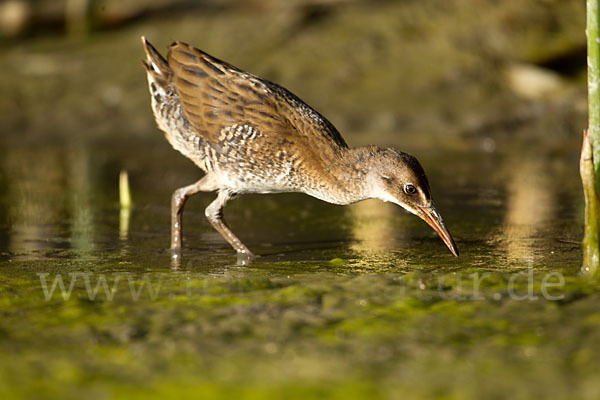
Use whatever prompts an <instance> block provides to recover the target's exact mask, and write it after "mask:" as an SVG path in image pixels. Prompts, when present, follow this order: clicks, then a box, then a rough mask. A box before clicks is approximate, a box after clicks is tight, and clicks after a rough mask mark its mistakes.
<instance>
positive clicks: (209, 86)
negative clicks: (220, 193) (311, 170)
mask: <svg viewBox="0 0 600 400" xmlns="http://www.w3.org/2000/svg"><path fill="white" fill-rule="evenodd" d="M167 58H168V62H169V66H170V67H171V68H172V70H173V72H174V83H175V88H176V90H177V93H178V94H179V96H180V100H181V103H182V106H183V111H184V113H185V116H186V117H187V119H188V120H189V122H190V124H191V125H192V126H193V127H194V128H195V130H196V131H197V133H198V134H199V135H200V136H202V137H203V138H204V139H207V140H209V141H211V142H213V143H214V142H217V140H218V138H219V136H220V131H221V129H222V128H224V127H227V126H231V125H233V124H238V125H249V126H252V127H254V128H255V129H258V130H259V131H261V133H262V134H263V135H265V136H267V137H269V136H271V137H272V136H273V135H289V136H292V137H293V138H294V139H295V141H307V142H308V143H309V144H310V143H314V145H317V146H318V145H324V146H325V147H326V148H329V149H330V150H332V151H335V150H336V149H338V148H339V147H347V145H346V143H345V142H344V139H343V138H342V137H341V135H340V134H339V132H338V131H337V130H336V129H335V127H333V125H332V124H331V123H330V122H329V121H327V120H326V119H325V118H324V117H323V116H321V115H320V114H319V113H317V112H316V111H315V110H313V109H312V108H311V107H309V106H308V105H306V104H305V103H304V102H303V101H302V100H300V99H299V98H298V97H296V96H295V95H293V94H292V93H290V92H289V91H287V90H286V89H284V88H282V87H280V86H278V85H276V84H274V83H272V82H269V81H266V80H262V79H260V78H258V77H256V76H254V75H251V74H249V73H246V72H243V71H241V70H239V69H238V68H236V67H234V66H232V65H230V64H227V63H226V62H223V61H221V60H218V59H216V58H214V57H212V56H210V55H208V54H206V53H204V52H202V51H201V50H199V49H196V48H194V47H192V46H189V45H187V44H185V43H181V42H176V43H174V44H173V45H172V46H171V48H170V50H169V54H168V56H167ZM292 137H290V139H292ZM302 139H304V140H302Z"/></svg>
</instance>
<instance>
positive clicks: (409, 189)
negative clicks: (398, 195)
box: [404, 183, 417, 194]
mask: <svg viewBox="0 0 600 400" xmlns="http://www.w3.org/2000/svg"><path fill="white" fill-rule="evenodd" d="M404 193H406V194H415V193H417V188H416V187H415V185H411V184H410V183H409V184H407V185H404Z"/></svg>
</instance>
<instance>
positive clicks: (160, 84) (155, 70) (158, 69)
mask: <svg viewBox="0 0 600 400" xmlns="http://www.w3.org/2000/svg"><path fill="white" fill-rule="evenodd" d="M142 44H143V45H144V51H145V52H146V59H145V60H142V63H143V64H144V67H145V68H146V72H147V73H148V82H149V84H150V86H152V83H154V84H155V85H156V86H157V89H162V90H163V91H166V90H167V88H168V86H169V84H170V82H171V79H172V76H173V70H171V67H169V63H168V62H167V60H165V59H164V57H163V56H161V55H160V53H159V52H158V50H156V49H155V48H154V46H152V44H151V43H150V42H149V41H147V40H146V38H145V37H143V36H142ZM151 90H152V88H151Z"/></svg>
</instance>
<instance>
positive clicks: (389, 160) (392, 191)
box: [367, 149, 458, 257]
mask: <svg viewBox="0 0 600 400" xmlns="http://www.w3.org/2000/svg"><path fill="white" fill-rule="evenodd" d="M375 158H376V159H377V161H376V162H373V163H372V164H371V168H370V170H369V174H368V178H367V179H368V182H369V186H370V191H371V197H373V198H377V199H380V200H383V201H389V202H392V203H394V204H397V205H399V206H401V207H403V208H404V209H405V210H407V211H408V212H410V213H412V214H414V215H416V216H418V217H420V218H421V219H423V220H424V221H425V222H427V224H428V225H429V226H431V227H432V228H433V230H434V231H436V232H437V234H438V235H439V236H440V237H441V238H442V240H443V241H444V243H445V244H446V246H448V248H449V249H450V251H451V252H452V254H454V255H455V256H457V257H458V249H457V247H456V244H455V243H454V240H453V239H452V236H451V235H450V232H448V229H447V228H446V225H444V221H443V220H442V216H441V215H440V214H439V213H438V212H437V210H436V209H435V207H434V205H433V202H432V200H431V191H430V190H429V182H428V181H427V176H426V175H425V171H424V170H423V167H421V164H420V163H419V161H418V160H417V159H416V158H415V157H413V156H411V155H410V154H406V153H402V152H399V151H396V150H394V149H379V151H377V152H376V154H375Z"/></svg>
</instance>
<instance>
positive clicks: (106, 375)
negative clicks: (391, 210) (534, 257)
mask: <svg viewBox="0 0 600 400" xmlns="http://www.w3.org/2000/svg"><path fill="white" fill-rule="evenodd" d="M56 263H57V264H58V265H55V266H50V265H47V270H48V271H53V272H51V273H48V275H45V277H46V278H47V279H48V282H50V279H52V278H55V277H56V276H57V274H58V273H60V272H58V271H61V270H62V271H63V273H64V272H65V270H66V271H69V268H68V267H67V268H61V267H64V266H61V265H60V261H57V262H56ZM11 264H12V263H11ZM17 264H18V263H17ZM47 264H52V262H49V263H47ZM273 264H274V265H273V268H270V267H269V264H268V263H265V264H261V265H259V266H255V267H251V268H248V269H246V270H244V269H238V268H235V267H230V268H225V269H223V270H221V271H213V272H211V273H207V272H203V271H195V270H194V268H193V267H192V268H190V270H187V271H180V272H171V271H162V272H161V271H150V272H148V270H147V271H144V270H140V271H138V272H136V273H126V274H124V273H123V272H111V271H115V270H118V268H117V269H115V266H114V265H113V266H109V265H106V266H104V267H101V268H98V269H97V270H96V271H88V273H89V275H88V278H89V279H90V281H91V282H97V281H98V278H99V277H100V276H104V278H105V279H106V281H107V283H108V286H109V287H110V288H113V289H114V290H112V291H111V290H109V291H108V292H105V291H104V289H101V290H100V291H99V292H98V293H97V295H96V297H95V298H94V300H90V298H89V288H86V286H85V283H84V281H83V280H81V282H78V283H75V284H74V285H73V291H72V293H71V294H70V296H68V300H65V299H64V298H63V296H62V295H61V294H60V289H59V288H57V290H58V292H55V293H54V295H53V296H51V297H50V298H49V299H48V300H46V298H45V295H44V291H43V288H42V287H41V283H40V282H41V278H40V273H39V272H35V273H34V272H33V271H31V272H30V273H28V274H23V273H22V272H21V271H20V270H21V268H20V267H22V266H20V265H15V266H13V265H10V264H9V265H6V264H4V265H3V266H2V268H1V269H0V275H1V277H2V281H3V283H4V285H3V293H5V292H9V293H11V295H10V296H3V298H4V299H7V298H8V299H10V300H9V301H6V300H5V301H4V302H3V303H2V305H3V307H2V315H3V318H2V320H1V321H0V349H1V350H2V353H3V354H4V355H5V357H2V360H1V361H0V393H3V394H5V395H6V396H5V398H24V397H30V396H34V397H46V398H55V397H62V398H65V397H66V398H71V397H76V396H78V395H81V393H84V392H85V393H87V397H89V398H94V399H95V398H98V399H102V398H106V397H107V396H109V397H111V398H138V397H139V398H142V397H143V398H158V397H172V398H178V397H181V396H184V395H188V394H189V395H192V394H193V395H192V397H195V398H201V397H203V396H209V395H210V396H213V397H214V398H226V397H227V396H231V395H236V396H237V397H239V398H256V397H260V396H266V395H275V396H283V397H286V398H300V397H302V398H320V397H322V396H327V397H330V398H337V397H340V398H342V397H343V398H364V396H367V397H370V398H426V397H430V396H436V395H442V394H443V395H444V396H445V397H447V398H464V397H465V396H467V397H488V396H491V395H494V396H499V397H504V396H508V395H511V394H512V395H514V392H513V390H514V388H512V387H511V384H509V382H512V383H513V384H514V382H525V381H528V382H535V384H534V385H530V386H521V387H520V389H519V394H520V395H522V397H523V398H525V397H526V396H533V395H538V396H542V397H547V396H551V397H553V398H572V397H577V398H590V399H591V398H594V396H596V395H597V394H598V390H599V389H598V387H597V385H596V384H595V383H594V382H596V374H595V368H594V365H597V362H598V360H599V357H600V354H599V352H598V347H597V346H596V343H597V340H598V335H599V334H600V333H599V331H598V326H599V321H600V314H599V313H598V311H597V306H596V305H597V302H598V301H599V300H600V298H599V295H598V288H597V285H596V284H595V283H594V282H590V281H588V280H585V279H583V278H578V277H575V276H566V277H564V284H560V285H559V283H560V282H559V280H557V279H554V280H549V281H548V282H550V283H551V284H552V285H553V286H552V287H551V288H549V290H550V291H551V293H549V294H550V297H548V296H547V295H548V293H546V294H544V291H543V289H542V288H543V280H544V278H545V277H546V276H547V275H548V273H547V272H544V271H532V272H531V273H529V271H527V270H525V271H520V272H521V274H520V275H519V276H518V277H517V278H516V279H514V280H515V282H517V283H518V284H517V287H515V288H514V291H513V292H512V293H511V292H510V290H511V288H510V287H509V286H508V283H509V282H510V279H511V278H512V277H513V276H514V275H513V274H511V273H508V272H490V271H487V270H477V269H472V270H469V271H467V272H466V273H461V272H458V273H447V274H444V273H427V272H420V271H418V270H415V271H413V272H411V273H408V274H402V273H389V272H383V273H378V272H371V273H361V274H356V273H352V271H351V267H350V270H349V271H348V273H344V272H342V271H340V270H338V269H337V268H334V269H332V270H328V268H330V267H328V266H327V264H328V263H327V262H325V261H324V262H317V263H315V264H322V266H321V268H322V269H321V270H320V272H319V273H314V272H301V273H297V274H292V275H290V274H289V273H288V270H287V267H285V266H284V267H283V268H281V267H280V266H277V265H276V264H277V263H273ZM350 265H351V263H350ZM71 267H73V266H72V265H71ZM74 270H76V269H74ZM103 271H104V272H103ZM79 273H80V274H83V272H81V271H79ZM484 274H485V277H484V278H483V279H482V276H483V275H484ZM71 276H75V275H73V274H72V275H71ZM78 276H82V275H78ZM119 276H121V279H123V283H122V284H117V285H116V286H115V285H114V282H115V279H116V277H119ZM125 276H127V277H129V279H127V278H124V277H125ZM529 281H530V282H531V283H532V284H531V285H529V283H528V282H529ZM142 282H145V284H146V285H149V286H152V287H153V290H154V292H152V291H150V290H147V287H144V289H143V290H139V287H140V286H139V285H140V284H141V283H142ZM132 285H133V288H134V290H133V291H132V290H131V287H132ZM65 286H66V287H68V285H65ZM91 287H92V290H93V287H94V285H93V284H92V285H91ZM136 294H137V297H136ZM267 377H268V379H267ZM461 377H462V378H461ZM472 379H473V380H474V381H472ZM473 382H478V383H477V384H476V385H475V384H473ZM573 382H576V385H575V386H573V385H572V384H573Z"/></svg>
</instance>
